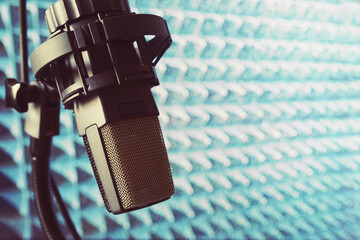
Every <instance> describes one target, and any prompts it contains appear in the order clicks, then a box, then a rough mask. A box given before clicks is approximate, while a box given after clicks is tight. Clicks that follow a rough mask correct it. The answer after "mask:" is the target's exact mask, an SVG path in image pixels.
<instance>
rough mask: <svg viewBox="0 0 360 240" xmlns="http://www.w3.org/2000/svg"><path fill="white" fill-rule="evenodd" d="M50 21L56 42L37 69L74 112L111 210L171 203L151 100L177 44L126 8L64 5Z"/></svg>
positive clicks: (70, 1)
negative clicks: (159, 68) (163, 62)
mask: <svg viewBox="0 0 360 240" xmlns="http://www.w3.org/2000/svg"><path fill="white" fill-rule="evenodd" d="M85 2H86V3H85ZM45 15H46V22H47V24H48V28H49V31H50V33H51V36H50V37H49V39H48V40H47V41H46V42H45V43H43V44H42V45H41V46H39V47H38V48H37V49H36V50H35V51H34V52H33V53H32V55H31V57H30V62H31V66H32V68H33V72H34V74H35V77H36V79H37V80H38V81H42V82H43V83H45V84H48V85H49V86H52V87H56V88H57V89H58V92H59V95H60V98H61V100H62V103H63V105H64V107H65V108H67V109H71V110H72V111H73V112H74V115H75V120H76V124H77V128H78V131H79V135H80V136H81V137H83V140H84V144H85V147H86V150H87V153H88V156H89V159H90V163H91V165H92V168H93V171H94V175H95V178H96V180H97V183H98V186H99V189H100V192H101V195H102V197H103V199H104V203H105V206H106V208H107V210H108V211H109V212H111V213H113V214H119V213H123V212H128V211H132V210H135V209H139V208H142V207H146V206H150V205H152V204H155V203H158V202H161V201H164V200H166V199H169V198H170V197H171V196H172V195H173V194H174V184H173V180H172V173H171V168H170V163H169V160H168V156H167V152H166V148H165V144H164V139H163V136H162V132H161V127H160V123H159V120H158V115H159V111H158V109H157V107H156V103H155V101H154V98H153V96H152V93H151V87H153V86H156V85H158V84H159V82H158V79H157V76H156V73H155V68H154V66H155V64H156V63H157V61H159V59H160V58H161V56H162V54H163V53H164V52H165V51H166V49H167V48H168V47H169V46H170V44H171V37H170V34H169V31H168V29H167V25H166V22H165V20H163V19H162V18H160V17H157V16H153V15H146V14H144V15H142V14H138V15H136V14H133V13H130V8H129V5H128V2H127V0H90V1H80V0H59V1H58V2H56V3H55V4H53V5H52V6H51V7H50V8H49V9H48V10H47V11H46V14H45ZM146 35H152V36H153V39H151V40H150V41H146V39H145V36H146Z"/></svg>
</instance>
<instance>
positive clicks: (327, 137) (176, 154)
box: [0, 0, 360, 240]
mask: <svg viewBox="0 0 360 240" xmlns="http://www.w3.org/2000/svg"><path fill="white" fill-rule="evenodd" d="M54 2H55V1H49V0H29V1H28V4H27V10H28V12H27V13H28V18H27V19H28V27H29V31H28V42H29V51H30V52H31V51H33V50H34V48H35V47H37V46H39V45H40V43H42V42H43V41H44V40H45V39H46V38H47V37H48V31H47V27H46V24H45V21H44V12H45V10H46V9H47V8H48V7H49V5H50V4H52V3H54ZM130 5H131V6H132V10H133V11H135V12H137V13H139V12H140V13H151V14H156V15H160V16H162V17H164V18H165V19H166V20H167V22H168V25H169V28H170V32H171V34H172V38H173V45H172V46H171V48H170V49H169V50H168V52H167V53H166V54H165V56H164V58H163V59H162V60H161V61H160V62H159V64H158V65H157V67H156V69H157V73H158V77H159V79H160V83H161V84H160V86H158V87H155V88H153V94H154V97H155V99H156V102H157V104H158V106H159V110H160V122H161V125H162V128H163V130H164V138H165V141H166V146H167V149H168V154H169V159H170V163H171V167H172V172H173V175H174V182H175V189H176V192H175V195H174V196H173V197H172V198H171V199H170V200H168V201H166V202H163V203H160V204H157V205H154V206H152V207H149V208H145V209H142V210H138V211H134V212H131V213H127V214H122V215H116V216H115V215H112V214H109V213H108V212H107V211H106V209H105V206H104V203H103V200H102V198H101V195H100V192H99V189H98V187H97V184H96V181H95V178H94V175H93V173H92V169H91V166H90V163H89V160H88V157H87V155H86V152H85V149H84V146H83V142H82V139H81V138H80V137H79V136H78V135H77V130H76V124H75V121H74V119H73V116H72V113H71V111H66V110H62V111H61V118H60V120H61V134H60V136H56V137H55V138H54V141H53V142H54V146H53V151H52V157H51V158H52V160H51V161H52V162H51V168H52V170H53V175H54V177H55V179H56V181H57V183H58V186H59V189H60V192H61V195H62V196H63V198H64V201H65V203H66V205H67V208H68V210H69V212H70V214H71V217H72V219H73V221H74V223H75V225H76V228H77V230H78V232H79V234H80V235H81V236H82V238H84V239H105V238H107V239H129V238H131V239H150V238H155V239H259V240H260V239H355V238H360V65H359V64H360V14H359V13H360V3H358V1H355V0H354V1H351V0H348V1H346V0H344V1H341V0H328V1H325V0H313V1H310V0H286V1H285V0H149V1H145V0H131V1H130ZM18 36H19V17H18V3H17V1H14V0H0V239H3V238H5V239H6V238H11V239H14V238H15V239H38V238H42V237H44V236H43V235H42V233H41V227H40V222H39V220H38V218H37V215H36V210H35V206H34V197H33V194H32V191H31V182H30V179H31V178H30V176H31V164H30V161H31V159H30V156H29V153H28V146H29V138H28V137H27V136H26V135H25V134H24V131H23V127H24V119H25V118H24V115H22V114H19V113H17V112H15V111H13V110H9V109H6V108H5V106H4V105H5V104H4V98H5V87H4V79H5V78H6V77H14V78H19V64H20V58H19V41H18ZM30 78H31V79H32V80H34V77H33V75H32V74H31V76H30ZM59 219H60V221H61V222H62V225H64V223H63V220H62V218H61V216H60V215H59ZM65 230H66V228H65V227H64V231H65Z"/></svg>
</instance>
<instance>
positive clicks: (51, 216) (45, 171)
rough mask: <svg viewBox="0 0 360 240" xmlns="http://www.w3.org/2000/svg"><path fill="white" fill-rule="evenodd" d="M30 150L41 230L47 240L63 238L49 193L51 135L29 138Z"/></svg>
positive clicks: (61, 239)
mask: <svg viewBox="0 0 360 240" xmlns="http://www.w3.org/2000/svg"><path fill="white" fill-rule="evenodd" d="M30 140H31V142H30V152H31V155H32V162H31V163H32V164H31V165H32V174H31V175H32V185H33V191H34V197H35V204H36V210H37V213H38V216H39V220H40V223H41V227H42V230H43V232H44V234H45V236H46V238H47V239H49V240H55V239H60V240H63V239H65V238H64V236H63V234H62V232H61V230H60V226H59V222H58V221H57V219H56V214H55V212H54V207H53V204H52V199H51V195H50V161H49V157H50V151H51V137H46V138H43V139H41V140H39V139H37V138H33V137H32V138H31V139H30Z"/></svg>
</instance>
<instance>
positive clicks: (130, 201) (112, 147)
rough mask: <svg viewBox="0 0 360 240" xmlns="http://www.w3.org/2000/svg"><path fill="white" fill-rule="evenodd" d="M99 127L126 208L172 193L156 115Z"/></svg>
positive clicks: (141, 205)
mask: <svg viewBox="0 0 360 240" xmlns="http://www.w3.org/2000/svg"><path fill="white" fill-rule="evenodd" d="M99 130H100V135H101V136H102V140H103V144H104V148H105V149H106V150H105V151H106V155H107V158H108V161H109V168H110V171H111V173H112V177H113V181H114V184H115V185H116V190H117V193H118V195H119V199H120V201H121V205H122V207H123V209H124V210H125V211H126V210H129V209H132V208H139V207H143V206H145V205H150V204H153V203H156V202H159V201H162V200H165V199H168V198H169V197H170V196H171V195H172V194H173V193H174V185H173V180H172V174H171V168H170V163H169V160H168V156H167V152H166V148H165V143H164V139H163V135H162V132H161V127H160V123H159V120H158V117H157V116H148V117H138V118H132V119H128V120H122V121H118V122H113V123H109V124H106V125H104V126H103V127H101V128H99Z"/></svg>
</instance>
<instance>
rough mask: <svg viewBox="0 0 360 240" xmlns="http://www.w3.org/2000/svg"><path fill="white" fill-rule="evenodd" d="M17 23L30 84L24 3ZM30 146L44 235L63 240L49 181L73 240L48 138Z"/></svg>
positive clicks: (23, 78)
mask: <svg viewBox="0 0 360 240" xmlns="http://www.w3.org/2000/svg"><path fill="white" fill-rule="evenodd" d="M19 22H20V35H19V42H20V67H21V81H22V82H24V83H29V67H28V42H27V12H26V0H19ZM31 147H32V148H33V149H32V150H31V152H32V156H33V161H32V180H33V191H34V196H35V204H36V209H37V212H38V215H39V219H40V222H41V226H42V229H43V231H44V234H45V235H46V237H47V238H48V239H64V236H63V234H62V232H61V230H60V227H59V223H58V221H57V219H56V215H55V213H54V208H53V205H52V201H51V196H50V185H49V183H50V178H51V186H52V188H53V193H54V196H55V199H56V202H57V204H58V206H59V209H60V212H61V214H62V215H63V218H64V220H65V223H66V225H67V226H68V228H69V230H70V232H71V235H72V236H73V238H74V239H76V240H77V239H80V237H79V235H78V233H77V232H76V229H75V226H74V224H73V222H72V221H71V218H70V216H69V214H68V212H67V210H66V208H65V205H64V203H63V201H62V199H61V195H60V194H59V191H58V189H57V186H56V184H55V182H54V181H53V179H52V177H51V174H50V165H49V158H50V150H51V137H48V138H46V139H41V140H39V139H35V138H31Z"/></svg>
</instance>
